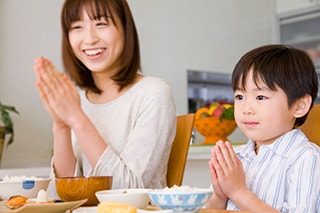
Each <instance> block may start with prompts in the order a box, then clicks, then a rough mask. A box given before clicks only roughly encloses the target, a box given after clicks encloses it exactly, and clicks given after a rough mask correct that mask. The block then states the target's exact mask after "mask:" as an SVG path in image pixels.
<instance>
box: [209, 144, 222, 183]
mask: <svg viewBox="0 0 320 213" xmlns="http://www.w3.org/2000/svg"><path fill="white" fill-rule="evenodd" d="M213 152H214V153H213V154H212V156H211V160H210V161H211V165H212V167H213V168H214V170H215V173H216V175H217V177H218V178H219V177H222V176H224V174H225V172H224V164H225V163H224V160H223V159H220V157H219V156H220V154H219V153H217V152H216V149H214V150H213Z"/></svg>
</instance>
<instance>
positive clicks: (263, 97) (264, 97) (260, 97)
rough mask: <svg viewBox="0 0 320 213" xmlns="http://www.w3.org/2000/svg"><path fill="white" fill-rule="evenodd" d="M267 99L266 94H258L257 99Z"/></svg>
mask: <svg viewBox="0 0 320 213" xmlns="http://www.w3.org/2000/svg"><path fill="white" fill-rule="evenodd" d="M265 99H267V97H266V96H263V95H258V96H257V100H265Z"/></svg>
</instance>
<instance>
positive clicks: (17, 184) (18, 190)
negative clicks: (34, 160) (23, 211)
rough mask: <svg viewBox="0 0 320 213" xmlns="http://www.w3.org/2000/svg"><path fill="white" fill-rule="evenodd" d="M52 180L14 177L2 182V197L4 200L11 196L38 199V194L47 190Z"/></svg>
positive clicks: (0, 185) (0, 186)
mask: <svg viewBox="0 0 320 213" xmlns="http://www.w3.org/2000/svg"><path fill="white" fill-rule="evenodd" d="M49 183H50V178H39V177H27V176H19V177H18V176H14V177H9V179H5V178H4V179H3V180H2V181H0V197H1V198H2V199H3V200H7V199H9V198H10V197H11V196H15V195H22V196H25V197H28V198H36V197H37V195H38V192H39V191H40V190H41V189H43V190H47V188H48V185H49Z"/></svg>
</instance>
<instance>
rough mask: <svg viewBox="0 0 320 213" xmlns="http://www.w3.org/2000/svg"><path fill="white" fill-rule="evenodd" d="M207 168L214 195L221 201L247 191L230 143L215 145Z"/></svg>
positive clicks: (241, 168)
mask: <svg viewBox="0 0 320 213" xmlns="http://www.w3.org/2000/svg"><path fill="white" fill-rule="evenodd" d="M209 168H210V175H211V181H212V187H213V189H214V193H215V195H216V196H217V198H219V199H220V200H221V201H225V202H226V201H227V199H232V200H233V198H235V197H236V196H238V195H240V194H241V191H243V190H247V186H246V182H245V173H244V170H243V167H242V163H241V161H240V160H239V158H238V157H237V155H236V153H235V152H234V150H233V147H232V145H231V144H230V142H228V141H227V142H223V141H218V142H217V143H216V145H215V146H214V148H212V153H211V159H210V161H209ZM239 193H240V194H239Z"/></svg>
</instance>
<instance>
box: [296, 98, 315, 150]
mask: <svg viewBox="0 0 320 213" xmlns="http://www.w3.org/2000/svg"><path fill="white" fill-rule="evenodd" d="M300 129H301V130H302V131H303V132H304V134H306V136H307V137H308V138H309V140H310V141H312V142H314V143H316V144H318V145H319V146H320V104H315V105H314V106H313V107H312V109H311V111H310V112H309V115H308V117H307V120H306V121H305V122H304V124H303V125H302V126H300Z"/></svg>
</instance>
